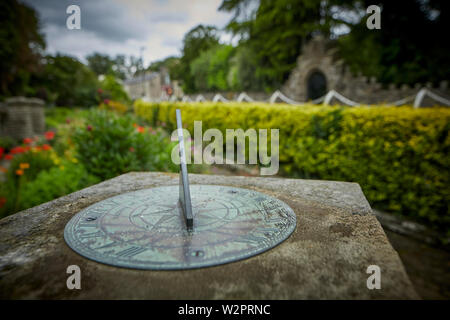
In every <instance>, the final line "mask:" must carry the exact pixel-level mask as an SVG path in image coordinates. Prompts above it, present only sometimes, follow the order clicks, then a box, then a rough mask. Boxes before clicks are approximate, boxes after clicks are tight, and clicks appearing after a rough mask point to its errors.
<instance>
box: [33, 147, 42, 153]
mask: <svg viewBox="0 0 450 320" xmlns="http://www.w3.org/2000/svg"><path fill="white" fill-rule="evenodd" d="M34 151H36V152H39V151H42V147H41V146H36V147H34Z"/></svg>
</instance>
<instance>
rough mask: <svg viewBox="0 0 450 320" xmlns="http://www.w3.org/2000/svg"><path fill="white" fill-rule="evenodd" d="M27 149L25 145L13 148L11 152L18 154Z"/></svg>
mask: <svg viewBox="0 0 450 320" xmlns="http://www.w3.org/2000/svg"><path fill="white" fill-rule="evenodd" d="M25 151H26V150H25V148H24V147H20V146H19V147H14V148H12V149H11V151H10V152H9V153H11V154H18V153H24V152H25Z"/></svg>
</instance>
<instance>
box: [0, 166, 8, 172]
mask: <svg viewBox="0 0 450 320" xmlns="http://www.w3.org/2000/svg"><path fill="white" fill-rule="evenodd" d="M0 171H1V172H3V173H7V172H8V169H6V168H4V167H0Z"/></svg>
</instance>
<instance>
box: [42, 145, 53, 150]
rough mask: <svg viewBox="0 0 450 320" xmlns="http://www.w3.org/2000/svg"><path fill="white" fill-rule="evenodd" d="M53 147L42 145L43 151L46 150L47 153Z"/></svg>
mask: <svg viewBox="0 0 450 320" xmlns="http://www.w3.org/2000/svg"><path fill="white" fill-rule="evenodd" d="M51 148H52V147H51V146H50V145H49V144H43V145H42V149H44V150H45V151H48V150H50V149H51Z"/></svg>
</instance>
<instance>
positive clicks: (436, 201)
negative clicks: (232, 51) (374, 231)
mask: <svg viewBox="0 0 450 320" xmlns="http://www.w3.org/2000/svg"><path fill="white" fill-rule="evenodd" d="M134 108H135V113H136V114H137V115H138V116H140V117H142V118H144V119H146V120H147V121H149V122H150V123H153V124H155V123H156V122H158V121H163V122H166V123H167V125H168V128H169V129H174V128H175V127H176V119H175V109H176V108H181V110H182V115H183V123H184V124H186V125H187V128H188V129H189V130H190V132H191V133H192V132H193V122H194V120H202V121H203V131H205V130H207V129H208V128H217V129H219V130H221V131H222V133H223V134H225V129H226V128H242V129H244V130H246V129H248V128H255V129H263V128H279V129H280V169H281V173H282V174H284V175H287V176H291V177H300V178H314V179H328V180H341V181H353V182H357V183H359V184H360V185H361V187H362V189H363V191H364V194H365V195H366V197H367V198H368V200H369V202H370V203H371V204H372V205H373V206H375V207H377V208H380V209H382V210H386V211H390V212H393V213H399V214H403V215H405V216H409V217H412V218H415V219H417V220H419V221H422V222H425V223H428V224H431V225H433V226H437V227H439V228H441V229H443V230H445V231H446V232H449V231H450V212H449V197H448V195H449V194H450V183H449V182H450V181H449V178H450V172H449V171H450V157H449V149H450V137H449V135H448V133H449V131H450V109H448V108H438V107H436V108H426V109H413V108H411V107H407V106H404V107H392V106H379V107H367V106H360V107H340V106H313V105H307V106H289V105H284V104H264V103H252V104H249V103H226V104H224V103H176V104H173V103H167V102H166V103H145V102H142V101H137V102H136V103H135V106H134Z"/></svg>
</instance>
